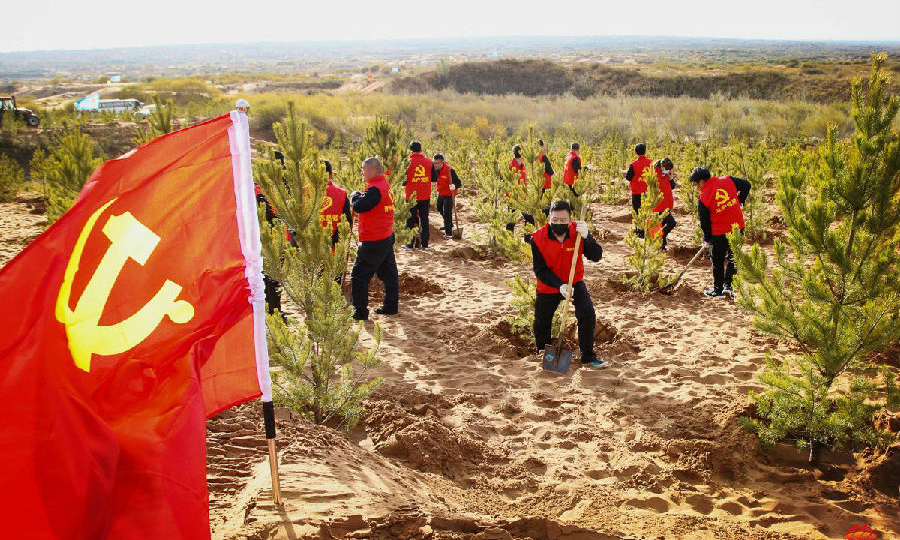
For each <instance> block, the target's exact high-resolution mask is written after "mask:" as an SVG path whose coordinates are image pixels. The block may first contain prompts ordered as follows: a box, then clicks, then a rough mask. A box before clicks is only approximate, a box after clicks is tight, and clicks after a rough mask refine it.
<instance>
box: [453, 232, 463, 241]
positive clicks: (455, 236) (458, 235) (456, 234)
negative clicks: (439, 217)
mask: <svg viewBox="0 0 900 540" xmlns="http://www.w3.org/2000/svg"><path fill="white" fill-rule="evenodd" d="M451 236H452V237H453V239H454V240H460V239H462V229H456V230H454V231H453V232H452V233H451Z"/></svg>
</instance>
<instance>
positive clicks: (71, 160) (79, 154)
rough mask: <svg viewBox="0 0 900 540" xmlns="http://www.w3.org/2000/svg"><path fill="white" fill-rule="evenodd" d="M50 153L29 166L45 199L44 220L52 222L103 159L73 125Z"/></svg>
mask: <svg viewBox="0 0 900 540" xmlns="http://www.w3.org/2000/svg"><path fill="white" fill-rule="evenodd" d="M54 142H55V144H54V146H53V148H52V149H51V150H50V153H49V154H47V155H46V156H45V157H43V158H42V159H40V164H39V165H38V167H36V168H34V169H33V170H32V178H35V176H38V177H40V179H41V181H42V184H43V186H44V197H45V199H46V200H47V221H49V222H50V223H53V222H55V221H56V220H57V219H59V218H60V216H62V215H63V214H65V213H66V212H67V211H68V210H69V208H71V207H72V205H73V204H75V199H76V198H77V197H78V193H80V192H81V188H82V187H83V186H84V183H85V182H87V181H88V179H89V178H90V177H91V174H92V173H93V172H94V169H96V168H97V167H99V166H100V164H101V163H103V158H102V156H101V155H100V154H101V152H100V149H99V148H98V147H97V144H96V143H95V142H94V140H93V139H91V138H90V137H89V136H87V135H85V134H84V133H82V132H81V129H80V128H79V127H78V126H77V125H76V126H74V127H67V128H65V129H64V130H63V132H62V133H61V134H60V135H59V136H58V137H57V138H56V140H55V141H54Z"/></svg>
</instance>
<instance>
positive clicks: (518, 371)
mask: <svg viewBox="0 0 900 540" xmlns="http://www.w3.org/2000/svg"><path fill="white" fill-rule="evenodd" d="M626 214H627V211H626V210H625V209H624V208H617V207H602V208H600V207H598V208H597V212H596V213H595V216H594V219H593V226H594V228H595V229H596V230H598V231H599V232H600V233H601V234H602V235H605V238H604V239H603V240H602V241H601V245H602V246H603V247H604V257H603V260H602V261H601V262H600V263H596V264H594V263H586V280H585V281H586V282H587V284H588V288H589V290H590V291H591V294H592V296H593V300H594V304H595V307H596V311H597V319H598V324H597V332H596V335H597V352H598V353H599V354H600V355H601V356H602V357H604V358H606V359H608V360H610V361H611V366H610V367H609V368H607V369H605V370H592V369H581V368H580V367H578V366H577V363H576V365H575V366H573V368H572V369H571V370H570V371H569V373H568V374H566V375H560V374H553V373H547V372H544V371H543V370H542V369H541V367H540V364H539V359H538V357H537V355H535V354H533V352H532V351H531V345H530V343H529V342H528V341H523V340H521V339H519V338H518V337H516V336H514V335H512V334H511V333H510V332H509V328H508V326H507V325H506V324H505V323H504V322H503V321H502V318H503V316H504V315H506V314H507V313H509V311H510V307H509V300H510V293H509V292H508V289H507V287H506V286H505V285H504V280H505V279H509V278H511V277H512V276H513V275H514V274H516V273H518V274H521V275H523V276H531V269H530V263H510V262H506V261H501V260H482V259H480V258H479V257H478V256H477V254H476V253H475V252H474V250H472V249H471V244H470V243H469V242H470V240H471V238H472V237H473V234H474V230H475V229H476V226H474V225H473V223H472V220H471V216H470V214H469V212H468V211H467V209H466V207H465V205H464V204H463V212H462V216H461V217H462V221H463V223H464V228H465V237H466V238H465V239H464V240H463V241H461V242H456V241H444V240H443V239H441V238H440V236H439V235H438V234H435V233H433V234H432V238H433V240H432V246H433V247H432V250H431V251H430V252H428V253H423V252H413V253H407V252H400V254H399V255H398V264H399V267H400V272H401V313H400V315H398V316H395V317H381V318H379V319H378V322H379V323H380V324H381V325H382V328H383V330H384V343H383V345H384V351H385V354H384V363H383V365H382V366H381V367H380V368H379V370H378V374H379V375H381V376H383V377H384V379H385V383H384V385H383V387H382V388H381V389H380V390H379V392H378V393H377V395H376V396H374V397H373V398H372V399H371V401H370V403H369V408H368V412H367V414H366V416H365V418H364V420H363V422H361V423H360V425H358V426H357V427H356V428H355V429H354V430H353V431H352V432H351V433H349V434H348V433H344V432H340V431H335V430H332V429H330V428H326V427H316V426H313V425H311V424H309V423H308V422H306V421H303V420H300V419H298V418H296V417H292V416H291V414H290V413H289V412H288V411H286V410H279V411H278V416H279V429H280V432H279V433H280V434H279V444H280V446H281V454H280V460H281V480H282V489H283V496H284V498H285V504H284V506H283V507H282V508H279V507H276V506H275V505H274V504H273V503H272V502H271V490H270V484H269V476H268V469H267V466H266V464H265V462H264V459H265V441H264V439H263V435H262V426H261V422H260V414H259V405H258V403H248V404H245V405H242V406H240V407H237V408H235V409H233V410H230V411H226V412H224V413H222V414H221V415H219V416H217V417H215V418H213V419H211V420H210V421H209V423H208V438H207V441H208V465H209V488H210V499H211V500H210V514H211V516H210V517H211V522H212V527H213V537H214V538H216V539H221V540H239V539H240V540H250V539H254V540H262V539H276V538H277V539H299V538H325V539H329V538H378V539H382V538H383V539H388V538H397V539H405V538H416V539H426V538H435V539H450V538H452V539H463V538H465V539H478V540H492V539H496V540H501V539H510V538H516V539H525V538H533V539H540V540H544V539H546V540H550V539H554V540H555V539H566V540H575V539H583V540H587V539H590V540H606V539H610V540H611V539H660V540H662V539H706V538H715V539H823V538H843V535H844V533H845V532H846V531H847V530H848V529H849V528H850V527H851V526H853V525H854V524H862V523H866V524H868V525H870V526H871V527H872V528H874V529H875V530H877V531H879V532H880V533H881V535H882V536H881V538H898V537H900V533H898V531H900V517H898V511H897V498H896V496H897V484H898V482H900V480H898V479H896V478H895V477H898V476H900V452H898V448H897V447H895V448H893V449H892V450H891V451H890V452H889V454H888V455H880V456H868V455H863V454H856V455H851V454H849V453H847V454H837V455H835V454H827V455H826V460H827V461H828V462H829V464H828V465H826V466H823V467H822V468H821V469H818V470H809V469H807V468H805V467H804V456H802V455H800V454H797V453H795V452H794V451H793V450H791V449H790V448H788V447H776V448H775V449H772V450H768V451H763V450H761V449H760V447H759V444H758V443H757V440H756V438H755V437H754V436H753V435H750V434H748V433H746V432H744V430H743V429H742V428H741V427H740V426H739V425H738V423H737V418H738V417H740V416H741V415H745V414H748V413H750V412H752V409H751V407H750V401H749V399H748V398H747V397H746V392H747V391H748V390H750V389H753V388H756V387H757V384H758V383H756V382H755V379H754V376H755V374H756V373H758V372H759V371H760V370H761V369H762V366H763V363H764V354H765V353H767V352H776V353H781V352H785V350H786V349H785V347H784V346H783V345H779V344H778V343H776V342H775V341H773V340H771V339H769V338H766V337H764V336H762V335H760V334H758V333H755V332H754V331H753V330H752V328H751V325H750V321H749V317H748V316H747V315H746V314H745V313H742V312H741V311H740V310H739V308H737V307H735V306H734V305H733V304H731V303H729V302H725V301H719V300H707V299H704V298H702V297H701V294H700V291H702V290H703V288H704V286H707V285H708V282H709V281H710V279H711V275H710V270H709V262H708V261H705V260H703V261H700V262H699V263H697V264H696V265H695V266H694V267H693V268H692V269H691V270H689V271H688V273H687V275H686V279H685V283H684V285H683V286H682V287H681V288H679V290H678V291H677V292H676V293H675V294H674V295H672V296H663V295H659V294H650V295H642V294H639V293H635V292H632V291H630V290H628V289H626V288H625V287H623V286H622V285H620V277H621V274H622V273H623V271H624V267H625V265H624V257H625V255H626V249H627V248H626V247H625V245H624V243H623V242H622V237H623V235H624V234H625V232H626V231H627V228H628V224H627V223H626V222H627V219H626V218H625V216H626ZM677 217H679V218H680V221H681V223H682V226H680V227H679V228H678V229H676V230H675V232H674V233H673V235H672V237H671V242H670V245H671V246H672V248H670V254H671V260H670V261H669V262H668V263H667V264H668V265H669V269H670V270H671V271H673V272H674V271H676V270H677V269H678V267H680V266H681V265H683V264H684V263H686V262H687V259H689V258H690V256H691V255H692V254H693V250H692V249H690V247H689V246H687V247H685V244H686V243H687V238H688V230H687V228H688V227H687V225H686V224H687V223H688V219H689V218H687V217H686V216H677ZM432 219H433V220H437V219H438V216H437V215H436V214H433V215H432ZM42 221H43V218H42V216H39V215H33V214H30V213H29V212H28V208H27V206H26V204H25V203H24V202H19V203H11V204H4V205H0V264H3V263H5V262H6V261H7V260H8V259H9V258H10V257H12V256H13V255H14V254H15V253H16V252H17V251H19V250H20V249H21V248H22V247H23V246H24V245H25V244H26V243H27V241H29V240H31V239H32V238H34V236H35V235H36V234H37V233H39V232H40V230H41V222H42ZM433 223H435V221H433ZM435 232H436V231H435ZM435 237H437V238H435ZM373 295H375V296H376V299H375V300H374V302H377V293H373ZM375 305H377V303H376V304H375ZM373 307H374V306H373ZM373 324H374V323H373V322H369V323H367V324H366V328H367V330H368V331H369V332H370V333H371V331H372V329H373ZM572 330H573V331H574V329H572Z"/></svg>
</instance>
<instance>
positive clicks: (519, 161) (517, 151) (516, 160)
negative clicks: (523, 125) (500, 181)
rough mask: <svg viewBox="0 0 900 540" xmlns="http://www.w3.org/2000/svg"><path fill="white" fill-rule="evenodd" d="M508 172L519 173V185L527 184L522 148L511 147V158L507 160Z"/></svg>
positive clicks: (517, 146)
mask: <svg viewBox="0 0 900 540" xmlns="http://www.w3.org/2000/svg"><path fill="white" fill-rule="evenodd" d="M509 170H511V171H516V172H518V173H519V183H520V184H528V170H527V169H526V168H525V158H523V157H522V147H521V146H519V145H518V144H517V145H515V146H513V158H512V159H511V160H509Z"/></svg>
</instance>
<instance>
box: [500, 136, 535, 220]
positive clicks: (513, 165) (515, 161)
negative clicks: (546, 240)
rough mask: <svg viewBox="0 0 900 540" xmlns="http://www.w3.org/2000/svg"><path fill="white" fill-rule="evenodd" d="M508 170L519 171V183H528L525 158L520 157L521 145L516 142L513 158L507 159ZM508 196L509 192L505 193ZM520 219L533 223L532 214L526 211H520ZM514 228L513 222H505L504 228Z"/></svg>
mask: <svg viewBox="0 0 900 540" xmlns="http://www.w3.org/2000/svg"><path fill="white" fill-rule="evenodd" d="M509 170H511V171H516V172H518V173H519V183H520V184H523V185H526V186H527V185H528V170H527V169H526V168H525V158H523V157H522V147H521V146H519V145H518V144H517V145H515V146H513V158H512V159H511V160H509ZM507 197H509V194H507ZM522 219H524V220H525V223H530V224H531V225H534V216H532V215H531V214H528V213H526V212H522ZM515 228H516V224H515V223H507V224H506V230H507V231H512V230H514V229H515Z"/></svg>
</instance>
